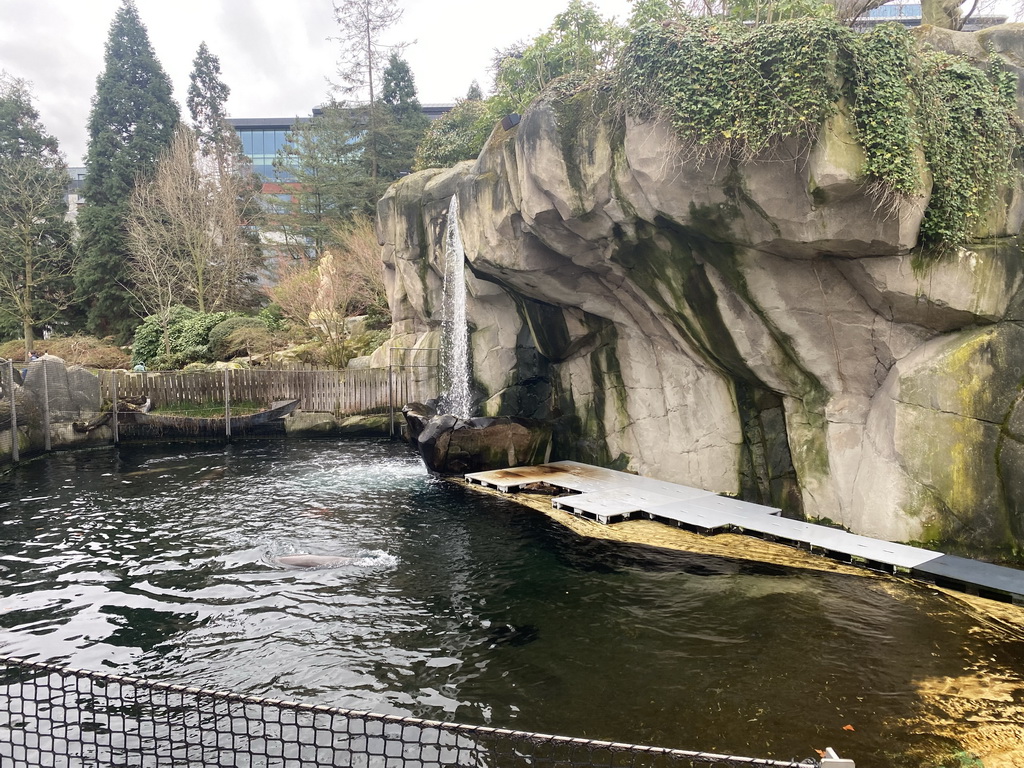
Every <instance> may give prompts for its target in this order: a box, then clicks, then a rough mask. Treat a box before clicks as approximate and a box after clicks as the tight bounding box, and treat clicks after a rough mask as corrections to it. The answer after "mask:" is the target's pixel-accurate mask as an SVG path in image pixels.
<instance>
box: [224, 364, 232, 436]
mask: <svg viewBox="0 0 1024 768" xmlns="http://www.w3.org/2000/svg"><path fill="white" fill-rule="evenodd" d="M224 436H225V437H227V439H228V440H230V439H231V379H230V377H229V376H228V369H227V368H225V369H224Z"/></svg>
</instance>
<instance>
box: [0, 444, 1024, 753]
mask: <svg viewBox="0 0 1024 768" xmlns="http://www.w3.org/2000/svg"><path fill="white" fill-rule="evenodd" d="M299 552H308V553H313V554H321V555H340V556H343V557H346V558H350V559H349V560H346V561H345V565H344V566H342V567H337V568H326V569H316V570H300V569H294V568H284V567H282V566H280V565H278V564H277V563H276V561H275V557H277V556H279V555H283V554H292V553H299ZM1008 610H1017V611H1020V610H1022V609H1021V608H1020V607H1011V608H1010V609H1008ZM1022 624H1024V622H1022ZM0 653H4V654H9V655H16V656H22V657H28V658H33V659H37V660H46V661H54V662H59V663H66V664H68V665H71V666H75V667H80V668H86V669H96V670H101V671H113V672H120V673H124V674H131V675H137V676H142V677H147V678H153V679H158V680H164V681H171V682H178V683H184V684H188V685H197V686H202V687H208V688H217V689H226V690H232V691H237V692H240V693H248V694H254V695H265V696H271V697H277V698H288V699H298V700H302V701H307V702H311V703H323V704H331V705H336V706H344V707H351V708H355V709H365V710H372V711H378V712H385V713H395V714H407V715H415V716H423V717H428V718H437V719H452V720H456V721H460V722H468V723H476V724H490V725H494V726H500V727H511V728H521V729H525V730H536V731H542V732H554V733H563V734H567V735H573V736H585V737H593V738H600V739H611V740H616V741H629V742H638V743H648V744H656V745H660V746H671V747H682V748H688V749H704V750H709V751H714V752H726V753H732V754H740V755H751V756H760V757H777V758H783V759H788V758H791V757H796V758H800V759H802V758H805V757H815V756H816V755H815V753H814V750H815V749H824V748H825V747H826V746H832V747H834V748H836V749H837V750H838V751H839V753H840V754H842V755H847V756H850V757H853V758H855V759H856V760H857V765H858V767H859V768H871V767H872V766H878V767H879V768H881V767H882V766H885V767H886V768H891V767H894V766H895V767H903V766H906V768H910V767H911V766H913V768H921V766H930V767H931V768H935V766H937V765H939V764H940V762H939V760H938V759H931V758H933V757H934V756H935V755H949V754H951V753H954V752H957V751H959V750H961V749H962V748H964V747H963V744H964V741H965V740H966V739H968V738H969V737H971V736H972V735H973V734H976V733H982V732H983V730H982V729H985V728H988V729H989V730H988V731H984V733H989V734H996V735H999V734H1003V736H1004V737H1005V738H1007V739H1012V738H1013V737H1014V736H1015V735H1016V736H1017V743H1018V744H1019V741H1020V738H1019V736H1020V734H1022V733H1024V713H1022V707H1024V630H1021V628H1020V626H1019V625H1013V624H1011V623H1007V622H1004V621H996V620H993V619H991V618H989V617H983V616H981V615H980V614H979V613H978V612H977V611H975V610H974V608H972V607H971V605H970V604H968V603H966V602H964V601H962V600H959V599H956V598H952V597H949V596H947V595H944V594H942V593H940V592H937V591H935V590H934V589H930V588H927V587H924V586H921V585H919V584H916V583H913V582H909V581H902V580H898V579H892V578H888V577H880V576H871V575H869V574H865V575H850V574H848V573H843V572H833V571H827V570H819V571H813V570H806V569H800V568H791V567H786V566H783V565H771V564H766V563H763V562H762V563H758V562H752V561H749V560H742V559H739V558H733V557H728V556H710V555H698V554H694V553H690V552H676V551H669V550H665V549H659V548H655V547H652V546H645V545H640V544H634V543H628V542H621V541H618V542H611V541H604V540H598V539H592V538H585V537H582V536H579V535H578V534H576V533H574V532H572V531H570V530H569V529H567V528H565V527H563V526H562V525H560V524H558V523H557V522H556V521H555V520H554V519H552V518H549V517H547V516H545V515H544V514H542V513H540V512H538V511H536V510H533V509H529V508H525V507H521V506H519V505H516V504H514V503H512V502H510V501H507V500H505V499H501V498H494V497H492V496H488V495H484V494H482V493H480V492H478V491H472V490H469V489H466V488H463V487H461V486H455V485H452V484H450V483H445V482H441V481H437V480H435V479H432V478H431V477H429V476H428V475H427V473H426V472H425V471H424V469H423V467H422V465H421V463H420V461H419V459H418V458H417V457H415V456H413V455H410V454H409V453H408V450H407V449H406V448H404V447H403V446H399V445H397V444H392V443H387V442H365V441H360V442H344V443H339V442H337V441H297V440H290V441H284V440H282V441H263V442H247V443H236V444H232V445H228V446H199V445H159V446H157V445H154V446H140V445H134V446H122V447H121V448H120V449H109V450H106V449H104V450H96V451H81V452H68V453H56V454H51V455H48V456H45V457H43V458H41V459H39V460H36V461H32V462H29V463H26V464H23V465H21V466H19V467H17V468H16V469H15V470H13V471H12V472H11V473H9V474H6V475H0ZM954 726H955V727H954ZM956 727H958V728H959V730H956ZM999 729H1002V730H999ZM1013 729H1017V730H1013ZM956 764H957V765H959V763H956ZM1005 764H1006V765H1013V764H1014V763H1012V762H1007V763H1005ZM946 765H947V768H949V765H950V764H949V763H947V764H946ZM965 765H966V763H965ZM986 765H989V763H986Z"/></svg>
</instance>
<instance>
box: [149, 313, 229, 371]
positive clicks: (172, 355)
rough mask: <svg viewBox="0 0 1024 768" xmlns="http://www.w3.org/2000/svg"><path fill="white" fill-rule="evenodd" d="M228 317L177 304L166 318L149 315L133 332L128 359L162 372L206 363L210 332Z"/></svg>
mask: <svg viewBox="0 0 1024 768" xmlns="http://www.w3.org/2000/svg"><path fill="white" fill-rule="evenodd" d="M229 317H231V314H230V313H228V312H205V313H204V312H196V311H195V310H194V309H191V308H189V307H185V306H181V305H178V306H174V307H171V308H170V310H168V313H167V316H166V317H161V316H159V315H150V316H149V317H147V318H146V319H145V320H143V321H142V324H141V325H140V326H139V327H138V328H137V329H136V331H135V340H134V343H133V344H132V358H133V359H134V360H136V361H142V362H144V363H145V364H146V366H147V367H149V368H155V369H163V370H167V369H172V368H180V367H181V366H183V365H187V364H188V363H192V362H210V361H211V359H212V358H211V357H210V351H209V348H208V344H209V337H210V331H211V330H212V329H213V328H214V327H215V326H217V325H218V324H220V323H222V322H224V321H225V320H227V319H228V318H229ZM165 329H166V330H165ZM165 334H166V338H165ZM168 349H169V350H170V352H168Z"/></svg>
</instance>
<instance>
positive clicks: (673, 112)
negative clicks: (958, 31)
mask: <svg viewBox="0 0 1024 768" xmlns="http://www.w3.org/2000/svg"><path fill="white" fill-rule="evenodd" d="M989 58H990V63H989V66H988V71H987V72H985V71H983V70H981V69H979V68H978V67H976V66H973V65H972V64H971V63H970V62H968V61H967V60H965V59H962V58H957V57H954V56H950V55H948V54H944V53H938V52H935V51H931V50H923V49H920V48H919V47H918V46H916V45H915V41H914V38H913V36H912V35H911V33H910V32H909V31H907V30H906V29H905V28H903V27H901V26H900V25H897V24H883V25H880V26H879V27H877V28H876V29H874V30H873V31H872V32H870V33H868V34H865V35H858V34H855V33H853V32H852V31H850V30H849V29H847V28H845V27H843V26H841V25H839V24H838V23H836V22H835V21H833V20H831V19H826V18H801V19H795V20H791V21H785V22H780V23H776V24H767V25H762V26H758V27H753V28H750V27H746V26H744V25H742V24H738V23H735V22H731V21H728V20H723V19H715V18H708V17H700V18H693V17H682V18H681V19H677V20H675V21H665V20H660V21H652V22H648V23H646V24H643V25H642V26H640V27H639V28H638V29H636V30H635V31H634V34H633V36H632V38H631V39H630V40H629V42H628V43H627V45H626V46H625V49H624V50H623V52H622V55H621V57H620V61H619V67H618V69H617V72H616V88H617V93H618V94H619V101H620V104H621V106H622V108H623V110H624V111H625V113H626V114H630V115H633V116H634V117H637V118H640V119H655V118H657V119H663V120H667V121H668V122H670V123H671V125H672V126H673V127H674V129H675V131H676V134H677V135H678V137H679V138H680V140H681V143H682V146H683V148H684V151H688V152H689V153H691V154H692V155H695V156H696V157H697V158H698V160H699V159H702V158H703V157H705V156H706V155H708V154H716V155H719V156H722V155H724V156H729V157H733V158H737V157H738V158H749V157H752V156H754V155H756V154H758V153H760V152H762V151H764V150H765V149H767V148H770V147H772V146H773V145H774V144H776V143H777V142H779V141H781V140H785V139H788V138H791V137H797V138H800V139H803V140H805V143H804V147H805V148H809V147H810V146H811V145H812V141H813V139H814V137H815V136H816V134H817V132H818V130H819V129H820V128H821V126H822V125H823V124H824V122H825V121H826V120H827V119H828V118H829V117H830V116H831V115H833V114H835V112H836V111H837V110H838V109H839V104H840V101H841V100H842V99H843V98H844V97H845V98H846V99H848V100H849V101H850V103H851V105H852V113H853V117H854V120H855V124H856V127H857V135H858V140H859V142H860V144H861V146H862V147H863V150H864V153H865V158H866V160H865V163H864V167H863V173H864V176H865V178H866V180H867V186H868V188H869V191H870V192H872V193H874V194H876V195H877V196H878V199H879V201H880V202H882V203H886V202H888V203H893V202H897V201H899V200H903V199H906V198H909V197H913V196H917V195H922V194H924V192H925V190H924V189H922V185H923V182H924V179H925V178H926V176H925V173H924V171H925V170H927V171H930V173H931V176H932V190H931V197H930V199H929V203H928V208H927V210H926V212H925V217H924V221H923V223H922V225H921V235H920V241H921V243H922V245H923V246H925V247H926V248H928V249H929V250H933V251H942V250H944V249H946V248H948V247H951V246H959V245H964V244H966V243H967V242H969V241H970V240H971V238H972V236H974V234H975V233H976V232H977V231H978V230H979V223H980V222H981V221H982V219H983V218H984V216H985V214H986V212H987V211H988V209H989V207H990V206H991V205H992V203H993V202H994V201H995V200H996V197H997V195H998V192H999V189H1000V188H1001V187H1002V186H1003V185H1006V184H1007V183H1009V182H1011V181H1012V180H1013V178H1014V174H1015V173H1016V172H1017V171H1016V166H1015V163H1014V155H1015V153H1016V152H1017V151H1018V149H1019V148H1020V147H1021V137H1020V131H1019V130H1018V125H1017V118H1016V76H1015V75H1014V74H1013V73H1011V72H1009V71H1008V70H1007V69H1006V67H1005V66H1003V65H1002V60H1001V59H1000V58H999V56H997V55H996V54H995V53H994V52H990V56H989ZM922 157H923V159H924V164H925V166H926V168H925V167H922V163H921V158H922Z"/></svg>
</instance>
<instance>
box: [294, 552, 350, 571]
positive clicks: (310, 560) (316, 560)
mask: <svg viewBox="0 0 1024 768" xmlns="http://www.w3.org/2000/svg"><path fill="white" fill-rule="evenodd" d="M355 560H356V559H355V558H354V557H335V556H333V555H310V554H307V553H302V554H298V555H280V556H278V557H275V558H274V562H275V563H277V564H278V565H284V566H287V567H288V568H340V567H341V566H343V565H352V563H354V562H355Z"/></svg>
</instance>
